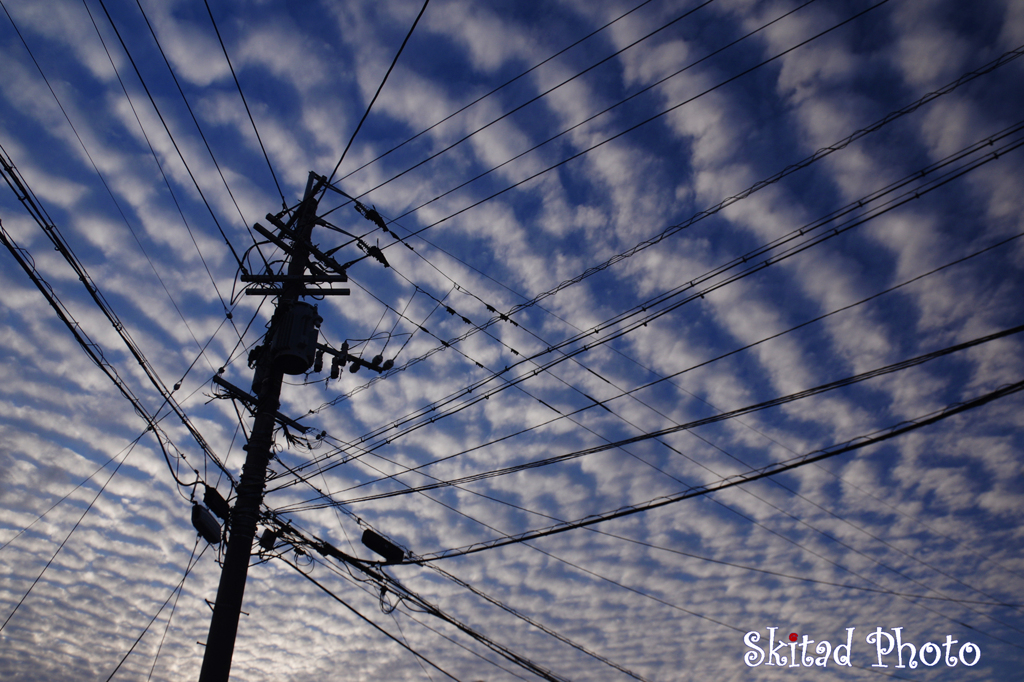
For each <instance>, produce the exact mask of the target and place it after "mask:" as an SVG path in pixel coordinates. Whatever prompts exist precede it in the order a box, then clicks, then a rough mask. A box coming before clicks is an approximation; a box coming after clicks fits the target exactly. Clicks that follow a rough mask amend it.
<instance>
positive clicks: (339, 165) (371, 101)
mask: <svg viewBox="0 0 1024 682" xmlns="http://www.w3.org/2000/svg"><path fill="white" fill-rule="evenodd" d="M429 3H430V0H423V7H421V8H420V13H419V14H417V15H416V19H415V21H413V22H412V26H410V27H409V32H408V33H406V34H405V40H403V41H402V45H401V46H400V47H399V48H398V52H397V53H396V54H395V58H394V59H392V60H391V66H389V67H388V71H387V73H385V74H384V78H383V79H382V80H381V82H380V85H378V86H377V92H375V93H374V94H373V99H371V100H370V103H369V105H367V107H366V112H364V113H363V117H362V118H361V119H359V124H358V125H357V126H356V129H355V130H354V131H352V137H350V138H349V140H348V144H346V145H345V150H344V151H342V152H341V158H340V159H338V163H337V164H335V166H334V170H333V171H331V175H330V176H329V177H328V178H327V184H328V185H329V184H331V181H332V180H333V179H334V176H335V174H336V173H337V172H338V169H339V168H341V162H342V161H344V160H345V155H346V154H348V150H349V147H351V146H352V142H353V141H355V139H356V135H358V134H359V129H360V128H362V127H363V121H365V120H366V117H367V116H369V115H370V109H372V108H373V103H374V102H376V101H377V96H378V95H379V94H380V91H381V90H383V89H384V84H385V83H387V81H388V76H390V75H391V71H392V69H394V68H395V64H397V63H398V58H399V57H400V56H401V54H402V50H404V49H405V44H406V43H408V42H409V38H411V37H412V32H413V31H414V30H415V29H416V24H418V23H419V22H420V17H422V16H423V13H424V12H425V11H427V5H428V4H429Z"/></svg>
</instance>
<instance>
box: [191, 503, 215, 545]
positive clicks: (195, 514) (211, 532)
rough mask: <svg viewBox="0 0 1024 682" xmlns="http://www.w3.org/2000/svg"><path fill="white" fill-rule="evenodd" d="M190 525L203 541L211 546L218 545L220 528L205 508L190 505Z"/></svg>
mask: <svg viewBox="0 0 1024 682" xmlns="http://www.w3.org/2000/svg"><path fill="white" fill-rule="evenodd" d="M192 525H193V526H195V529H196V530H197V531H199V534H200V535H202V536H203V539H204V540H206V541H207V542H209V543H210V544H211V545H219V544H220V541H221V532H222V531H221V528H220V524H219V523H217V519H216V518H215V517H214V516H213V514H211V513H210V510H209V509H207V508H206V507H201V506H199V505H198V504H195V503H193V504H192Z"/></svg>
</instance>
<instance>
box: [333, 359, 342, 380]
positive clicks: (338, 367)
mask: <svg viewBox="0 0 1024 682" xmlns="http://www.w3.org/2000/svg"><path fill="white" fill-rule="evenodd" d="M340 371H341V362H340V358H338V356H334V359H333V360H331V378H332V379H337V378H338V373H339V372H340Z"/></svg>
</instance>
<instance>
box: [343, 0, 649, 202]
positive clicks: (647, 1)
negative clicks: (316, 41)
mask: <svg viewBox="0 0 1024 682" xmlns="http://www.w3.org/2000/svg"><path fill="white" fill-rule="evenodd" d="M652 1H653V0H644V1H643V2H641V3H640V4H639V5H636V6H635V7H633V9H631V10H628V11H626V12H625V13H624V14H620V15H619V16H618V17H616V18H615V19H612V20H611V21H609V22H608V23H606V24H604V25H603V26H601V27H600V28H598V29H595V30H593V31H591V32H590V33H588V34H587V35H585V36H583V37H582V38H580V39H578V40H577V41H575V42H574V43H572V44H570V45H568V46H567V47H564V48H562V49H561V50H559V51H558V52H556V53H555V54H553V55H551V56H550V57H548V58H547V59H544V60H543V61H540V62H538V63H536V64H534V65H533V66H531V67H530V68H528V69H527V70H526V71H523V72H522V73H520V74H519V75H518V76H514V77H512V78H510V79H509V80H507V81H505V82H504V83H502V84H501V85H499V86H497V87H496V88H493V89H492V90H489V91H488V92H486V93H484V94H483V95H480V96H479V97H477V98H476V99H474V100H473V101H471V102H469V103H468V104H465V105H463V106H462V107H460V108H459V109H457V110H455V111H453V112H452V113H450V114H448V115H447V116H445V117H444V118H442V119H441V120H440V121H438V122H437V123H435V124H433V125H432V126H429V127H428V128H425V129H423V130H421V131H420V132H418V133H416V134H415V135H413V136H412V137H410V138H408V139H407V140H405V142H402V143H400V144H398V145H395V146H394V147H392V148H391V149H389V150H388V151H386V152H384V153H383V154H381V155H379V156H377V157H376V158H373V159H371V160H369V161H367V162H366V163H364V164H363V165H362V166H359V167H358V168H356V169H355V170H352V171H350V172H348V173H346V174H345V175H343V176H341V177H340V178H338V181H339V182H340V181H342V180H345V179H347V178H349V177H351V176H352V175H355V174H356V173H358V172H359V171H361V170H363V169H364V168H366V167H367V166H369V165H371V164H374V163H376V162H378V161H380V160H381V159H383V158H384V157H385V156H387V155H388V154H391V153H392V152H395V151H398V150H399V149H401V148H402V147H404V146H405V145H407V144H409V143H410V142H412V141H413V140H415V139H417V138H419V137H420V136H422V135H425V134H427V133H429V132H430V131H431V130H433V129H434V128H436V127H437V126H439V125H441V124H442V123H445V122H446V121H449V120H451V119H452V118H454V117H456V116H458V115H459V114H461V113H462V112H463V111H466V110H467V109H469V108H470V107H472V106H474V105H476V104H478V103H480V102H482V101H483V100H485V99H487V98H488V97H490V96H491V95H493V94H495V93H497V92H498V91H499V90H503V89H504V88H506V87H508V86H509V85H512V84H513V83H515V82H516V81H517V80H519V79H520V78H523V77H525V76H528V75H529V74H531V73H532V72H534V71H536V70H537V69H539V68H540V67H542V66H544V65H545V64H547V63H548V62H550V61H551V60H553V59H556V58H557V57H560V56H562V55H563V54H565V53H566V52H568V51H569V50H571V49H572V48H574V47H576V46H577V45H580V44H581V43H583V42H585V41H587V40H589V39H590V38H592V37H594V36H595V35H597V34H598V33H600V32H601V31H603V30H605V29H606V28H608V27H609V26H611V25H612V24H615V23H617V22H618V21H620V20H621V19H624V18H626V17H627V16H629V15H630V14H632V13H633V12H636V11H637V10H638V9H640V8H641V7H643V6H645V5H648V4H650V3H651V2H652Z"/></svg>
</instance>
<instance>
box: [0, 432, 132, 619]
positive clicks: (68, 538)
mask: <svg viewBox="0 0 1024 682" xmlns="http://www.w3.org/2000/svg"><path fill="white" fill-rule="evenodd" d="M144 435H145V432H143V433H142V434H140V435H139V436H138V437H137V438H136V439H135V440H133V441H132V442H131V446H130V447H129V448H128V449H127V452H125V453H124V457H122V458H121V461H120V462H118V463H117V466H116V467H114V470H113V471H111V472H110V475H109V476H107V480H106V481H104V482H103V485H102V486H100V489H99V490H98V491H97V492H96V494H95V495H94V496H93V498H92V500H91V501H90V502H89V504H88V505H87V506H86V508H85V511H83V512H82V515H81V516H79V517H78V520H77V521H75V525H74V526H72V527H71V530H70V531H68V534H67V535H66V536H65V537H64V540H62V541H61V543H60V545H58V547H57V549H56V550H55V551H54V553H53V555H52V556H51V557H50V559H49V560H48V561H47V562H46V564H45V565H44V566H43V570H41V571H40V572H39V575H37V576H36V579H35V580H33V581H32V584H31V585H29V588H28V589H27V590H26V591H25V594H23V595H22V597H21V599H20V600H18V603H17V604H16V605H15V606H14V609H13V610H12V611H11V612H10V613H9V614H8V615H7V620H5V621H4V622H3V624H2V625H0V632H3V629H4V628H5V627H7V624H8V623H10V622H11V618H14V614H15V613H17V612H18V609H20V608H21V605H22V604H24V603H25V600H26V599H28V596H29V595H30V594H32V590H34V589H35V587H36V585H38V584H39V581H40V580H41V579H42V577H43V574H44V573H46V570H47V569H48V568H50V565H51V564H52V563H53V562H54V560H56V558H57V555H58V554H60V551H61V550H62V549H64V545H66V544H67V543H68V540H70V539H71V536H72V535H73V534H74V533H75V531H76V530H78V527H79V526H80V525H81V524H82V521H84V520H85V517H86V515H87V514H88V513H89V512H90V511H92V507H93V505H94V504H96V500H98V499H99V498H100V495H102V494H103V491H105V490H106V489H107V486H108V485H110V482H111V481H112V480H114V475H115V474H117V472H118V471H120V469H121V465H123V464H124V463H125V461H126V460H127V459H128V455H130V454H132V451H133V450H134V449H135V446H136V445H138V444H139V441H140V440H142V437H143V436H144Z"/></svg>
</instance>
